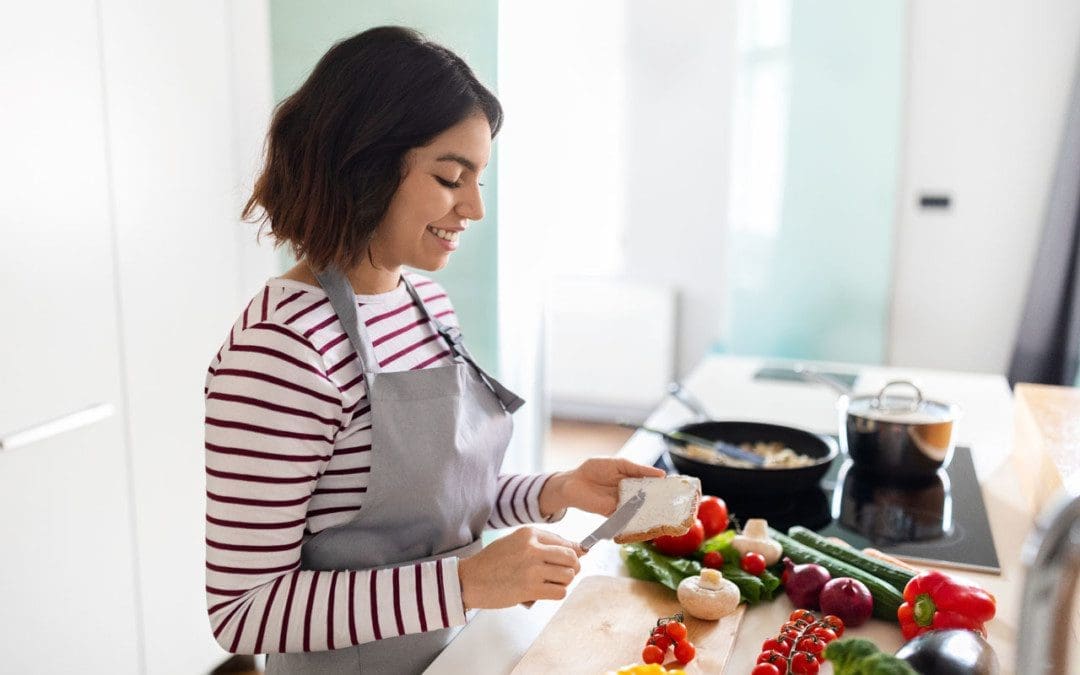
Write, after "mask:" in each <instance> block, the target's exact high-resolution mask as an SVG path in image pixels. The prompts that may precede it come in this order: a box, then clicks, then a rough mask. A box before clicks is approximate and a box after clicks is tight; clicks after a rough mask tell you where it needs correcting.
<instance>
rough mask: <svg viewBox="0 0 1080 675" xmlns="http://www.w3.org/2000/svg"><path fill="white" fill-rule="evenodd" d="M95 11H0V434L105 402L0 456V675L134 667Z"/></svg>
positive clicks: (77, 1)
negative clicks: (96, 412) (89, 418)
mask: <svg viewBox="0 0 1080 675" xmlns="http://www.w3.org/2000/svg"><path fill="white" fill-rule="evenodd" d="M96 7H97V6H96V3H87V2H82V1H81V0H70V1H66V2H45V3H30V2H26V3H19V4H18V5H15V6H12V7H8V8H6V9H5V10H4V16H3V20H0V91H2V92H3V103H2V104H0V186H2V187H0V236H2V243H0V291H2V292H0V326H2V328H0V437H6V438H10V434H11V433H12V432H15V431H17V430H20V429H24V428H27V427H33V426H34V425H37V424H40V423H42V422H45V421H48V420H50V419H55V418H59V417H62V416H64V415H66V414H68V413H71V412H73V411H77V410H80V409H84V408H87V407H89V406H93V405H96V404H100V403H104V404H111V405H112V406H114V408H115V410H116V412H115V414H113V415H112V416H110V417H107V418H106V419H104V420H102V421H98V422H96V423H94V424H91V425H88V426H83V427H80V428H77V429H73V430H70V431H67V432H64V433H60V434H57V435H53V436H51V437H48V438H44V439H41V440H38V441H37V442H33V443H28V444H26V445H23V446H22V447H16V448H9V449H4V450H0V542H3V544H2V545H3V555H2V556H0V606H2V609H0V654H2V655H3V656H2V657H0V658H2V661H3V669H4V671H5V672H13V673H16V672H25V673H29V672H34V673H69V672H70V673H133V672H137V671H138V670H139V640H138V637H137V635H138V630H137V625H138V623H137V599H136V591H135V577H134V569H133V567H134V556H133V544H132V514H131V503H130V485H129V480H128V475H129V474H128V466H127V465H128V461H127V453H126V450H125V440H124V439H125V431H124V425H123V411H124V404H123V400H122V395H121V394H122V392H121V377H120V356H119V354H120V351H119V348H118V344H117V335H118V332H117V301H116V288H115V283H114V271H113V270H114V263H113V255H112V228H111V224H110V215H109V213H110V206H109V203H110V202H109V181H108V171H107V155H106V137H105V120H104V112H103V111H104V106H103V90H102V78H101V60H100V45H99V35H100V32H99V26H98V17H97V11H96Z"/></svg>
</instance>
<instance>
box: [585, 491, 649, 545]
mask: <svg viewBox="0 0 1080 675" xmlns="http://www.w3.org/2000/svg"><path fill="white" fill-rule="evenodd" d="M644 503H645V491H644V490H638V491H637V494H635V495H634V496H633V497H631V498H630V499H627V500H626V501H625V502H623V505H622V506H620V507H619V508H618V509H616V510H615V513H613V514H611V516H610V517H609V518H608V519H607V520H605V521H604V522H603V523H602V524H601V525H600V527H598V528H596V529H595V530H594V531H593V533H592V534H590V535H589V536H587V537H585V538H584V539H582V540H581V548H582V549H584V550H586V551H588V550H589V549H590V548H592V547H593V546H595V545H596V542H598V541H600V540H601V539H611V538H612V537H614V536H615V535H617V534H618V533H620V532H622V530H623V528H624V527H626V526H627V524H629V522H630V520H631V519H633V517H634V516H635V515H637V512H638V511H639V510H640V509H641V505H642V504H644Z"/></svg>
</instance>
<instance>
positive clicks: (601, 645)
mask: <svg viewBox="0 0 1080 675" xmlns="http://www.w3.org/2000/svg"><path fill="white" fill-rule="evenodd" d="M745 609H746V605H740V606H739V609H738V610H736V611H735V613H734V614H731V615H729V616H726V617H724V618H723V619H720V620H719V621H701V620H699V619H695V618H693V617H691V616H689V615H687V616H686V630H687V634H688V637H689V638H690V642H692V643H694V646H695V647H696V648H697V657H696V658H695V659H694V660H693V661H691V662H690V664H689V665H687V666H685V667H684V669H685V670H686V672H687V673H688V674H689V673H721V672H723V670H724V664H725V663H727V660H728V657H729V656H730V655H731V649H732V647H733V646H734V644H735V634H736V633H737V632H738V630H739V623H740V622H741V621H742V616H743V612H744V610H745ZM681 611H683V610H682V607H681V606H680V605H679V601H678V600H677V599H676V598H675V593H673V592H672V591H671V590H669V589H667V588H665V587H664V586H661V585H660V584H657V583H653V582H650V581H638V580H636V579H627V578H620V577H606V576H590V577H585V578H584V579H582V580H581V581H580V582H578V584H577V588H575V589H574V590H573V591H571V592H570V595H569V597H567V598H566V600H565V602H563V605H562V607H560V608H559V610H558V611H557V612H556V613H555V616H553V617H552V618H551V622H550V623H548V625H547V627H545V628H544V630H543V632H541V633H540V636H539V637H538V638H536V642H534V643H533V644H532V646H531V647H529V650H528V651H527V652H525V656H523V657H522V659H521V661H520V662H519V663H518V665H517V667H516V668H514V671H513V675H530V674H533V673H535V674H536V675H548V674H549V673H581V674H582V675H585V674H588V675H603V673H606V672H607V671H609V670H612V671H613V670H616V669H618V668H620V667H622V666H626V665H629V664H631V663H641V650H642V649H644V648H645V642H646V640H647V639H648V637H649V631H651V630H652V628H653V626H655V625H656V620H657V619H658V618H660V617H662V616H671V615H672V614H675V613H676V612H681ZM664 665H665V666H666V667H667V668H676V667H679V664H678V661H676V660H675V657H674V656H673V655H672V654H671V651H670V650H669V651H668V659H667V661H666V662H665V663H664Z"/></svg>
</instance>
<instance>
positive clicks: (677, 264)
mask: <svg viewBox="0 0 1080 675" xmlns="http://www.w3.org/2000/svg"><path fill="white" fill-rule="evenodd" d="M735 11H736V8H735V3H734V2H713V1H711V0H680V2H664V3H660V2H651V1H649V0H632V1H631V2H628V3H627V4H626V25H627V42H626V49H627V63H626V73H627V78H628V86H627V96H626V109H627V121H626V129H627V137H626V149H625V154H626V163H625V167H624V176H625V180H626V188H625V190H626V195H627V207H626V223H625V226H624V227H625V230H624V232H625V234H624V245H625V267H624V270H625V274H626V275H627V276H628V277H631V278H633V279H634V280H635V281H638V282H653V283H656V284H659V285H663V286H670V287H675V288H677V289H678V290H679V293H680V296H681V301H680V308H679V318H678V346H677V350H678V351H677V354H678V358H677V362H676V363H677V365H676V369H677V371H678V374H679V375H683V374H686V373H687V372H688V371H689V370H690V368H691V367H692V366H693V365H694V364H695V363H697V362H698V361H699V360H700V359H701V357H702V356H703V355H704V354H705V353H706V352H707V351H708V349H709V347H710V346H711V345H712V343H713V342H714V341H715V340H716V338H717V336H718V334H719V331H720V327H721V325H722V323H723V316H724V300H723V299H724V296H725V292H726V283H727V282H726V278H727V275H726V271H725V269H724V265H723V261H724V257H725V248H724V242H725V239H726V238H727V235H726V228H727V223H726V221H727V211H728V204H727V199H728V184H729V182H730V180H729V166H730V154H731V141H730V137H731V125H732V113H733V110H732V104H731V96H732V92H733V91H734V73H735V56H736V54H735V31H736V21H735V19H736V14H735ZM660 394H661V392H657V395H658V396H659V395H660Z"/></svg>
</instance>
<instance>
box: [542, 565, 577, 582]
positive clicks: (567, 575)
mask: <svg viewBox="0 0 1080 675" xmlns="http://www.w3.org/2000/svg"><path fill="white" fill-rule="evenodd" d="M576 576H577V570H575V569H573V568H570V567H566V566H564V565H552V564H551V563H544V581H545V582H547V583H552V584H560V585H562V586H567V585H569V584H570V582H571V581H573V580H574V577H576Z"/></svg>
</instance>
